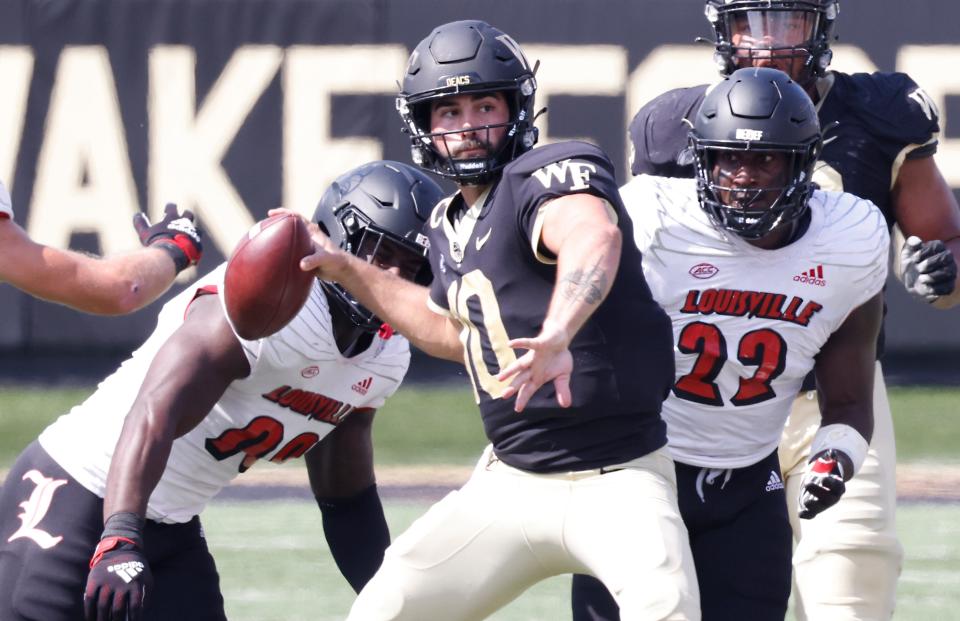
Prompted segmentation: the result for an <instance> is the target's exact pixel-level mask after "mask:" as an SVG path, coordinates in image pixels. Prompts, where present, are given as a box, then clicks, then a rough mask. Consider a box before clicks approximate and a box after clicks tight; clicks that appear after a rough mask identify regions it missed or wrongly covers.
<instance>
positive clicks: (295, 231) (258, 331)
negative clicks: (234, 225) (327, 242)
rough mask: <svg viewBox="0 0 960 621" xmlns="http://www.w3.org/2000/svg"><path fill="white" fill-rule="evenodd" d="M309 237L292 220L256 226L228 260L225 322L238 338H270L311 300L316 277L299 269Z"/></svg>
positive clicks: (283, 218)
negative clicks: (227, 320) (230, 324)
mask: <svg viewBox="0 0 960 621" xmlns="http://www.w3.org/2000/svg"><path fill="white" fill-rule="evenodd" d="M311 248H312V244H311V242H310V232H309V231H308V230H307V225H306V224H305V223H304V221H303V220H302V219H301V218H300V217H298V216H295V215H292V214H287V213H283V214H278V215H275V216H271V217H269V218H267V219H266V220H261V221H260V222H257V223H256V224H255V225H253V227H252V228H251V229H250V230H249V231H248V232H247V234H246V236H244V238H243V239H242V240H240V243H239V244H237V247H236V248H235V249H234V250H233V254H232V255H230V260H229V261H228V262H227V272H226V274H225V275H224V278H223V287H224V291H223V297H224V304H225V306H226V309H227V316H228V317H229V319H230V323H232V324H233V328H234V330H236V332H237V334H238V335H240V337H242V338H244V339H247V340H249V341H252V340H256V339H260V338H263V337H265V336H270V335H271V334H274V333H276V332H278V331H279V330H280V329H281V328H283V327H284V326H285V325H287V324H288V323H290V320H292V319H293V318H294V317H296V316H297V313H299V312H300V309H301V308H303V305H304V304H305V303H306V301H307V297H309V295H310V289H311V288H312V287H313V279H314V277H313V274H310V273H309V272H304V271H303V270H301V269H300V259H302V258H303V257H305V256H307V255H308V254H310V252H311Z"/></svg>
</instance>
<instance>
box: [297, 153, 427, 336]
mask: <svg viewBox="0 0 960 621" xmlns="http://www.w3.org/2000/svg"><path fill="white" fill-rule="evenodd" d="M443 197H444V192H443V190H442V189H441V188H440V186H439V185H437V183H436V182H435V181H434V180H433V179H431V178H430V177H429V176H427V175H426V174H424V173H423V171H421V170H418V169H417V168H414V167H413V166H410V165H409V164H401V163H400V162H391V161H377V162H371V163H369V164H364V165H363V166H359V167H357V168H354V169H353V170H351V171H348V172H346V173H344V174H343V175H341V176H340V177H338V178H337V179H336V181H334V182H333V183H332V184H330V187H329V188H327V191H326V192H324V193H323V196H322V197H321V198H320V203H319V204H318V205H317V208H316V210H315V211H314V212H313V221H314V222H316V223H317V224H318V225H319V226H320V228H321V229H322V230H323V231H324V233H326V234H327V236H328V237H330V240H331V241H332V242H333V243H335V244H336V245H338V246H339V247H340V248H343V249H344V250H346V251H347V252H349V253H351V254H353V255H356V256H359V257H361V258H365V259H366V260H368V261H370V262H372V263H378V264H379V263H383V264H388V265H397V266H399V267H400V274H401V276H403V277H405V278H407V279H408V280H412V281H414V282H416V283H418V284H422V285H428V284H430V281H431V280H432V275H431V273H430V264H429V263H428V262H427V259H426V255H427V250H428V248H429V243H428V241H427V237H426V235H424V233H423V226H424V223H425V222H426V221H427V218H429V217H430V211H431V210H432V209H433V207H434V206H435V205H436V204H437V203H438V202H439V201H440V200H441V199H442V198H443ZM320 282H321V285H322V286H323V288H324V289H325V290H326V292H327V293H328V294H329V296H328V297H329V298H330V299H331V300H334V301H335V302H336V303H337V306H338V307H339V308H340V310H341V311H343V312H344V313H345V314H346V315H347V316H348V317H350V319H351V320H352V321H353V323H354V324H356V325H357V326H359V327H360V328H363V329H364V330H366V331H369V332H376V331H377V330H378V329H379V328H380V325H381V321H380V319H378V318H377V317H376V315H374V314H373V313H372V312H371V311H369V310H367V309H366V308H364V307H363V306H361V305H360V304H359V303H358V302H357V301H356V299H354V297H353V296H352V295H350V294H349V293H348V292H347V290H346V289H344V288H343V287H341V286H340V285H339V284H337V283H330V282H326V281H320Z"/></svg>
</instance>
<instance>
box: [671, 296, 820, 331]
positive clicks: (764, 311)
mask: <svg viewBox="0 0 960 621" xmlns="http://www.w3.org/2000/svg"><path fill="white" fill-rule="evenodd" d="M822 309H823V305H822V304H819V303H817V302H814V301H813V300H810V301H809V302H806V303H804V301H803V298H801V297H797V296H793V298H791V299H790V301H789V302H787V296H786V295H784V294H782V293H769V292H766V291H740V290H738V289H707V290H705V291H698V290H697V289H691V290H690V291H688V292H687V299H686V300H685V301H684V303H683V307H682V308H681V309H680V312H681V313H687V314H691V315H710V314H712V313H716V314H718V315H731V316H734V317H759V318H761V319H775V320H777V321H788V322H790V323H795V324H798V325H801V326H806V325H808V324H809V323H810V319H812V318H813V316H814V315H816V314H817V313H818V312H820V310H822Z"/></svg>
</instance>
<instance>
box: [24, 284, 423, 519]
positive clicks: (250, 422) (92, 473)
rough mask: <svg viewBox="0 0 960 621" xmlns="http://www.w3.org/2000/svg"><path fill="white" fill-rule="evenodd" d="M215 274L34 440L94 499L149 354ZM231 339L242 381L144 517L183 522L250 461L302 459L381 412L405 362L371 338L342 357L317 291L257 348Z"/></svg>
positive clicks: (192, 438) (172, 465)
mask: <svg viewBox="0 0 960 621" xmlns="http://www.w3.org/2000/svg"><path fill="white" fill-rule="evenodd" d="M224 271H225V265H224V266H220V267H219V268H217V269H216V270H214V271H213V272H211V273H210V274H208V275H207V276H205V277H204V278H202V279H201V280H200V281H199V282H198V283H197V285H196V286H194V287H189V288H188V289H186V290H184V291H183V292H182V293H180V295H178V296H177V297H175V298H174V299H173V300H171V301H170V302H168V303H167V304H166V305H165V306H164V307H163V309H162V310H161V312H160V315H159V317H158V320H157V328H156V330H154V332H153V334H152V335H151V336H150V338H149V339H148V340H147V341H146V342H145V343H144V344H143V345H142V346H141V347H140V348H139V349H138V350H137V351H135V352H134V353H133V355H132V356H131V357H130V358H129V359H127V360H126V361H125V362H124V363H123V364H122V365H121V366H120V368H119V369H118V370H117V371H116V372H114V374H113V375H111V376H110V377H108V378H107V379H105V380H104V381H103V382H102V383H101V384H100V385H99V386H98V387H97V390H96V392H95V393H94V394H93V395H91V396H90V398H88V399H87V400H86V401H85V402H83V403H82V404H80V405H78V406H76V407H74V408H73V409H72V410H71V411H70V412H69V413H68V414H65V415H63V416H61V417H60V418H59V419H57V420H56V421H55V422H54V423H53V424H52V425H50V426H49V427H47V429H46V430H44V432H43V433H42V434H41V435H40V444H41V445H42V446H43V448H44V449H45V450H46V451H47V452H48V453H49V454H50V456H51V457H53V459H54V460H56V461H57V463H59V464H60V466H62V467H63V469H64V470H66V471H67V472H68V473H70V475H71V476H72V477H73V478H74V479H76V480H77V481H78V482H79V483H80V484H81V485H83V486H84V487H85V488H87V489H88V490H90V491H91V492H93V493H94V494H97V495H98V496H101V497H102V496H103V495H104V494H105V491H106V480H107V471H108V470H109V468H110V460H111V457H112V455H113V451H114V447H115V446H116V443H117V438H118V437H119V435H120V430H121V428H122V426H123V422H124V419H125V418H126V416H127V413H128V412H129V411H130V407H131V406H132V404H133V402H134V399H135V398H136V395H137V393H138V392H139V388H140V384H141V383H142V382H143V379H144V377H145V375H146V373H147V369H148V368H149V366H150V364H151V362H152V361H153V358H154V356H155V355H156V354H157V352H158V350H159V349H160V347H161V346H162V345H163V344H164V342H166V340H167V339H168V338H169V337H170V335H171V334H173V332H174V331H175V330H176V329H177V328H178V327H179V326H180V324H181V323H182V321H183V317H184V313H185V312H186V310H187V306H188V305H189V303H190V302H191V300H193V299H194V297H195V295H196V294H197V293H198V292H199V291H206V292H213V291H216V290H221V289H222V283H223V273H224ZM221 300H222V298H221ZM237 338H238V339H239V340H240V343H241V345H242V346H243V350H244V352H245V353H246V356H247V359H248V361H249V364H250V374H249V375H248V376H247V377H245V378H243V379H240V380H236V381H234V382H232V383H231V384H230V385H229V386H228V387H227V389H226V391H225V392H224V394H223V396H222V397H221V398H220V400H219V401H217V403H216V404H215V405H214V406H213V409H211V411H210V413H209V414H207V416H206V417H205V418H204V419H203V420H202V421H201V422H200V423H199V424H198V425H197V426H196V427H195V428H194V429H193V430H191V431H190V432H189V433H187V434H186V435H184V436H182V437H180V438H178V439H177V440H175V441H174V443H173V449H172V450H171V453H170V457H169V459H168V461H167V466H166V469H165V470H164V472H163V476H162V477H161V479H160V482H159V483H158V484H157V487H156V488H155V489H154V491H153V494H152V495H151V496H150V500H149V503H148V505H147V517H148V518H149V519H152V520H156V521H160V522H167V523H177V522H186V521H188V520H190V519H191V518H192V517H193V516H194V515H197V514H198V513H200V511H201V510H202V509H203V507H204V506H205V504H206V503H207V501H208V500H210V499H211V498H212V497H213V496H215V495H216V494H217V493H218V492H219V491H220V489H221V488H223V487H224V486H225V485H227V484H228V483H229V482H230V481H231V480H232V479H233V478H234V477H235V476H237V474H238V473H241V472H244V471H246V470H247V469H248V468H249V467H250V466H252V465H253V464H254V463H255V462H256V461H258V460H261V459H264V460H269V461H271V462H274V463H281V462H283V461H286V460H287V459H290V458H295V457H301V456H302V455H303V454H304V453H306V452H307V450H308V449H310V448H311V447H312V446H314V445H315V444H316V443H317V442H319V441H320V440H321V439H322V438H323V437H324V436H326V435H327V434H328V433H330V432H331V431H333V430H334V429H335V428H336V426H337V424H338V423H339V422H340V421H342V420H344V419H345V418H346V417H347V416H349V415H350V414H351V413H352V412H354V411H356V410H359V409H364V408H377V407H379V406H380V405H382V404H383V402H384V400H385V399H386V397H388V396H390V395H391V394H393V392H394V391H396V389H397V388H398V386H399V385H400V382H401V380H402V379H403V376H404V374H405V373H406V371H407V366H408V364H409V360H410V350H409V345H408V344H407V341H406V340H405V339H403V338H402V337H400V336H393V337H391V338H389V339H386V340H385V339H383V338H380V337H379V336H377V337H375V338H374V341H373V343H372V344H371V345H370V347H369V348H368V349H367V350H366V351H365V352H363V353H361V354H358V355H356V356H353V357H351V358H344V357H343V356H342V355H341V354H340V351H339V349H338V348H337V345H336V342H335V341H334V337H333V333H332V330H331V318H330V313H329V310H328V306H327V298H326V296H325V295H324V293H323V289H322V288H321V287H320V285H319V283H315V284H314V287H313V290H312V291H311V293H310V297H309V298H308V300H307V303H306V305H305V306H304V308H303V309H302V310H301V311H300V313H299V314H298V315H297V316H296V317H295V318H294V319H293V320H292V321H291V322H290V323H289V324H288V325H287V326H286V327H284V328H283V329H282V330H280V331H279V332H277V333H275V334H273V335H271V336H268V337H265V338H262V339H259V340H256V341H246V340H243V339H240V337H237Z"/></svg>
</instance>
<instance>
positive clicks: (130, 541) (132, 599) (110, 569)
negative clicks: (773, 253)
mask: <svg viewBox="0 0 960 621" xmlns="http://www.w3.org/2000/svg"><path fill="white" fill-rule="evenodd" d="M140 523H142V520H141V519H140V517H139V516H136V515H134V514H132V513H115V514H113V515H111V516H110V517H109V518H107V521H106V523H105V524H104V530H103V537H102V538H101V539H100V543H98V544H97V549H96V551H94V553H93V558H91V559H90V574H89V575H88V576H87V587H86V589H85V590H84V592H83V614H84V618H85V619H86V621H138V620H139V619H141V618H142V615H143V605H144V602H145V601H146V598H147V592H148V591H149V590H150V589H151V588H153V575H152V574H151V573H150V565H149V564H148V563H147V557H146V556H144V554H143V545H142V543H141V540H140V526H139V525H140ZM118 533H121V534H118ZM127 535H129V536H127Z"/></svg>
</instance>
